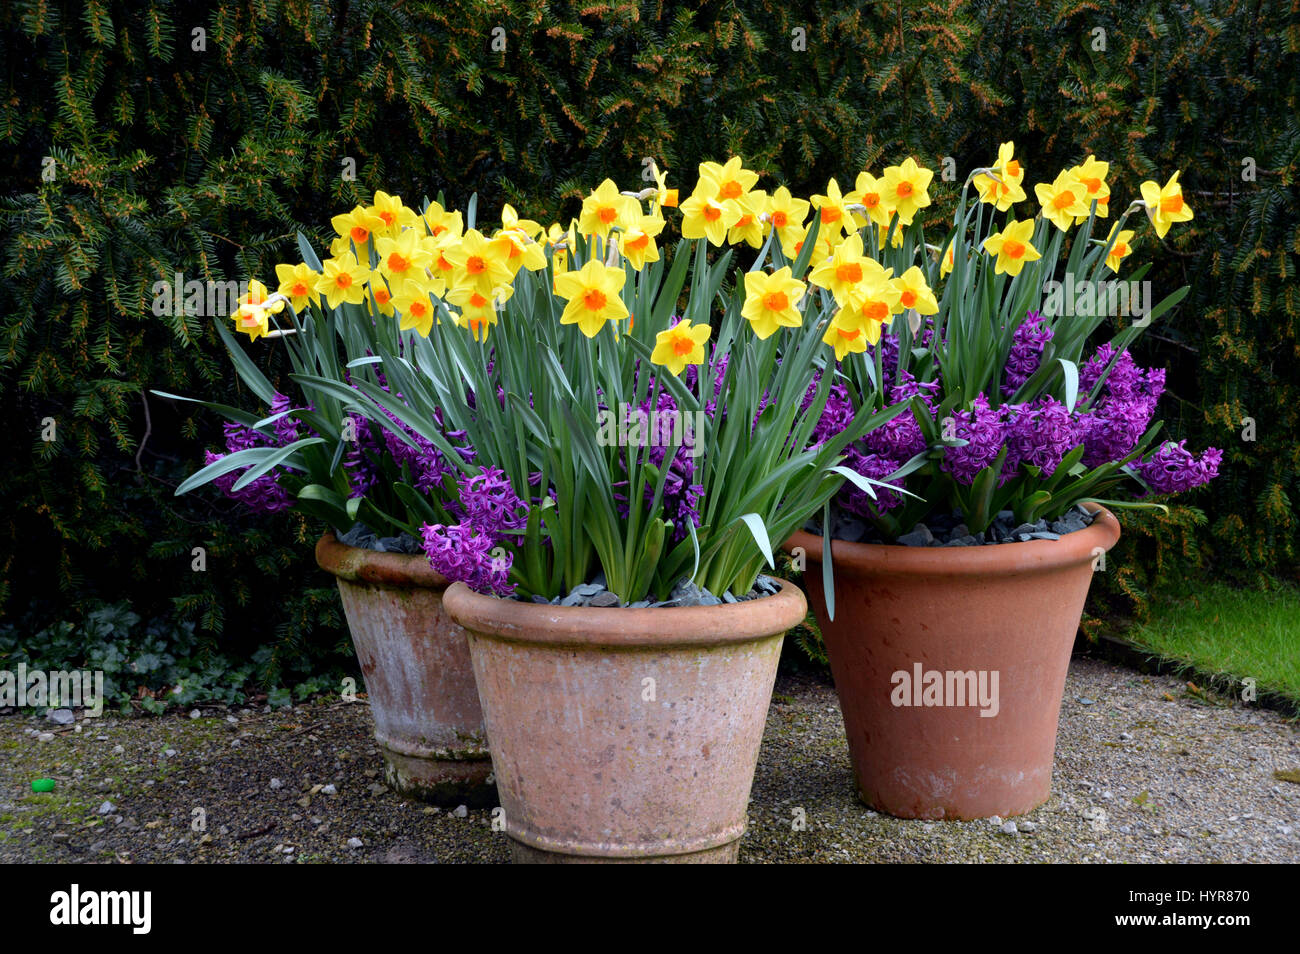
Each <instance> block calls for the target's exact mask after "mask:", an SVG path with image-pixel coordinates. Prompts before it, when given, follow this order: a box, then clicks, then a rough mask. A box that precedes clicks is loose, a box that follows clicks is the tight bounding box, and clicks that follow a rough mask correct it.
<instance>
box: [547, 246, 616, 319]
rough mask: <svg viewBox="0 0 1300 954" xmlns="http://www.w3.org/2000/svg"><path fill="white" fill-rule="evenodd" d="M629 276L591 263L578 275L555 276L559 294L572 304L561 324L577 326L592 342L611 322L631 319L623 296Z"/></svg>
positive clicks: (606, 266) (567, 306) (578, 272)
mask: <svg viewBox="0 0 1300 954" xmlns="http://www.w3.org/2000/svg"><path fill="white" fill-rule="evenodd" d="M626 281H627V272H625V271H623V269H621V268H610V267H609V266H608V265H605V264H603V263H601V262H597V261H594V260H593V261H589V262H588V263H587V264H586V265H584V266H582V268H581V269H579V270H578V271H576V272H564V273H563V274H561V275H556V276H555V294H557V295H559V296H560V297H561V298H565V299H567V300H568V302H569V303H568V305H566V306H565V308H564V314H562V315H561V316H560V324H562V325H577V326H578V329H579V330H580V331H581V332H582V333H583V334H584V335H586V336H587V337H588V338H594V337H596V335H597V334H599V333H600V329H601V328H603V327H605V323H606V322H607V321H620V320H622V319H623V318H626V317H628V310H627V306H626V305H624V304H623V299H622V297H621V293H622V291H623V284H624V282H626Z"/></svg>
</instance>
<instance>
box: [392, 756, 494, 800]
mask: <svg viewBox="0 0 1300 954" xmlns="http://www.w3.org/2000/svg"><path fill="white" fill-rule="evenodd" d="M380 752H381V753H382V754H383V756H384V784H385V785H387V786H388V787H389V788H391V789H392V790H393V791H394V792H396V793H397V794H398V795H401V796H402V797H403V798H413V799H415V800H417V801H420V802H425V803H427V804H429V805H438V806H440V807H443V808H455V807H456V806H457V805H465V806H466V807H468V808H495V807H496V806H497V804H498V800H497V786H496V779H495V778H494V777H493V775H492V759H491V757H490V756H488V755H486V754H485V755H484V756H483V757H482V758H477V759H475V758H467V759H437V758H425V757H421V756H414V755H405V754H403V753H401V752H396V751H394V750H393V749H390V748H387V747H386V746H384V745H382V744H381V745H380Z"/></svg>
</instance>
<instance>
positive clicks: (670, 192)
mask: <svg viewBox="0 0 1300 954" xmlns="http://www.w3.org/2000/svg"><path fill="white" fill-rule="evenodd" d="M652 168H653V169H654V177H655V187H656V188H655V194H654V197H653V199H654V207H655V211H659V210H660V209H675V208H677V190H676V189H670V188H668V170H667V169H665V170H664V171H663V172H660V171H659V167H658V166H652Z"/></svg>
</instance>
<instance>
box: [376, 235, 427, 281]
mask: <svg viewBox="0 0 1300 954" xmlns="http://www.w3.org/2000/svg"><path fill="white" fill-rule="evenodd" d="M431 242H432V240H431V239H430V238H429V237H428V236H426V235H424V234H423V230H416V229H407V230H406V231H404V232H402V234H401V235H399V236H397V237H396V238H393V237H392V236H388V235H381V236H379V238H377V239H376V240H375V251H376V252H378V253H379V268H380V271H382V272H383V273H384V274H385V275H387V276H389V277H390V278H393V279H395V280H396V281H397V282H398V283H399V284H400V283H401V282H404V281H406V280H407V279H408V278H413V277H415V276H417V275H422V274H424V270H425V269H426V268H428V267H429V266H430V265H431V264H433V250H432V248H431V247H430V245H428V244H426V243H431Z"/></svg>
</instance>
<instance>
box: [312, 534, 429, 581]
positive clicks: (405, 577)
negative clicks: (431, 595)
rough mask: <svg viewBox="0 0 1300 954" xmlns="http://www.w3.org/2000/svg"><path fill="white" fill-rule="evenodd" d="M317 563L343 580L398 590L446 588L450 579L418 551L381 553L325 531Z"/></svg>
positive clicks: (319, 543) (318, 542)
mask: <svg viewBox="0 0 1300 954" xmlns="http://www.w3.org/2000/svg"><path fill="white" fill-rule="evenodd" d="M316 564H317V565H318V566H319V567H320V568H321V569H322V570H325V571H326V572H328V573H332V574H333V575H334V576H336V577H338V578H339V579H340V580H347V581H349V582H351V583H371V584H374V585H376V586H387V587H392V588H395V589H410V588H411V587H419V588H421V589H429V590H445V589H446V588H447V587H448V586H450V585H451V581H450V580H448V579H447V578H446V577H445V576H443V575H442V574H441V573H439V572H438V571H437V570H435V569H434V568H433V567H432V566H430V565H429V560H428V558H427V557H425V556H423V555H422V554H419V553H380V552H379V551H378V550H367V549H365V548H363V547H353V546H348V545H347V544H346V543H343V542H341V541H340V540H339V538H338V537H337V536H335V534H334V531H333V530H327V531H325V533H324V535H323V536H321V538H320V539H319V540H318V541H316Z"/></svg>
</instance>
